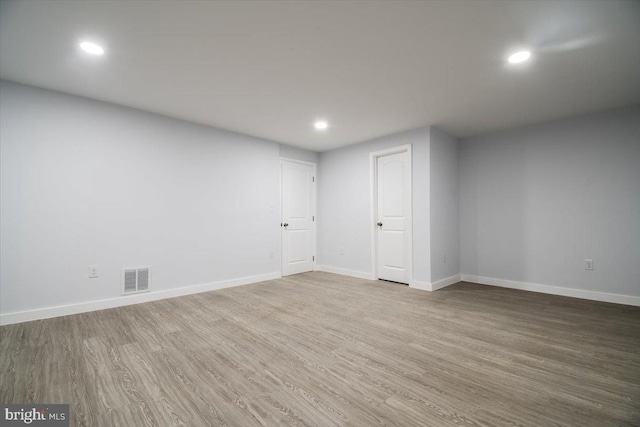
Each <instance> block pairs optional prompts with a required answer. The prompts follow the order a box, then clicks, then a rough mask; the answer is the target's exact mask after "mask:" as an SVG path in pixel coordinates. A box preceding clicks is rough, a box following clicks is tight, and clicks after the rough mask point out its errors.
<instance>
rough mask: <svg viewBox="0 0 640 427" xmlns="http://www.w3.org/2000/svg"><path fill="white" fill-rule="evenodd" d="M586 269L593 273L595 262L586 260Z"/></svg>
mask: <svg viewBox="0 0 640 427" xmlns="http://www.w3.org/2000/svg"><path fill="white" fill-rule="evenodd" d="M584 269H585V270H588V271H593V260H592V259H585V260H584Z"/></svg>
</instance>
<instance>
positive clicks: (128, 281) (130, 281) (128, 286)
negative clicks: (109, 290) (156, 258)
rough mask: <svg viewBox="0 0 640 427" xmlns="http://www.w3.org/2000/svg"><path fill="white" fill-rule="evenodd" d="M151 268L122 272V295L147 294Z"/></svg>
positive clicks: (127, 269)
mask: <svg viewBox="0 0 640 427" xmlns="http://www.w3.org/2000/svg"><path fill="white" fill-rule="evenodd" d="M150 287H151V267H134V268H125V269H123V270H122V295H125V294H126V295H128V294H135V293H140V292H149V288H150Z"/></svg>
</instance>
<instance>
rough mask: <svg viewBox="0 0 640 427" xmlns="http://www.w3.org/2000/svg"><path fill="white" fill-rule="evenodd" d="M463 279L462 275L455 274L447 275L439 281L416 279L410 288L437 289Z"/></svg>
mask: <svg viewBox="0 0 640 427" xmlns="http://www.w3.org/2000/svg"><path fill="white" fill-rule="evenodd" d="M461 280H462V275H460V274H454V275H453V276H450V277H447V278H445V279H442V280H438V281H437V282H433V283H429V282H421V281H419V280H414V281H412V282H411V283H410V284H409V287H410V288H414V289H420V290H422V291H429V292H432V291H437V290H438V289H442V288H444V287H447V286H450V285H453V284H454V283H458V282H459V281H461Z"/></svg>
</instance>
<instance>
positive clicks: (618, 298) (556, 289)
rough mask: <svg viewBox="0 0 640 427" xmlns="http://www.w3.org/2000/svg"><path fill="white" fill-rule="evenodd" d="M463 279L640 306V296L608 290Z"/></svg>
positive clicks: (469, 276)
mask: <svg viewBox="0 0 640 427" xmlns="http://www.w3.org/2000/svg"><path fill="white" fill-rule="evenodd" d="M462 280H463V281H465V282H472V283H478V284H481V285H491V286H499V287H501V288H510V289H520V290H523V291H532V292H541V293H543V294H552V295H562V296H565V297H574V298H582V299H588V300H594V301H602V302H612V303H616V304H626V305H635V306H640V297H636V296H632V295H621V294H610V293H607V292H598V291H588V290H584V289H575V288H563V287H560V286H550V285H541V284H538V283H527V282H517V281H515V280H505V279H495V278H492V277H482V276H473V275H470V274H463V275H462Z"/></svg>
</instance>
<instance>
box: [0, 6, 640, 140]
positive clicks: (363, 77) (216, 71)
mask: <svg viewBox="0 0 640 427" xmlns="http://www.w3.org/2000/svg"><path fill="white" fill-rule="evenodd" d="M81 39H90V40H92V41H95V42H97V43H100V44H102V45H103V46H104V47H105V48H106V54H105V55H104V56H103V57H90V56H89V55H87V54H84V53H83V52H81V51H79V50H78V49H77V43H78V42H79V40H81ZM521 47H527V48H531V49H532V50H533V52H534V57H533V60H532V61H531V62H530V63H529V64H527V65H525V66H518V67H513V66H511V67H509V66H507V65H506V64H505V56H506V55H507V53H509V52H513V51H514V50H517V49H519V48H521ZM0 75H1V77H2V78H4V79H7V80H12V81H16V82H21V83H26V84H31V85H35V86H40V87H44V88H48V89H54V90H59V91H62V92H68V93H72V94H76V95H82V96H86V97H90V98H95V99H99V100H104V101H109V102H113V103H116V104H121V105H126V106H130V107H135V108H140V109H143V110H148V111H152V112H156V113H160V114H165V115H168V116H172V117H177V118H181V119H185V120H190V121H193V122H197V123H202V124H206V125H211V126H215V127H219V128H223V129H228V130H233V131H237V132H242V133H246V134H249V135H254V136H258V137H262V138H267V139H271V140H274V141H278V142H283V143H287V144H291V145H294V146H298V147H302V148H307V149H312V150H316V151H325V150H328V149H331V148H334V147H338V146H343V145H347V144H351V143H355V142H360V141H364V140H367V139H371V138H374V137H377V136H381V135H385V134H389V133H393V132H397V131H401V130H405V129H410V128H415V127H419V126H422V125H428V124H429V125H436V126H439V127H441V128H442V129H444V130H445V131H448V132H450V133H451V134H453V135H455V136H458V137H464V136H469V135H475V134H479V133H485V132H489V131H493V130H497V129H502V128H507V127H513V126H518V125H522V124H528V123H535V122H540V121H544V120H549V119H554V118H560V117H566V116H570V115H574V114H579V113H585V112H590V111H596V110H602V109H607V108H612V107H618V106H624V105H630V104H634V103H638V102H640V2H638V1H623V2H618V1H612V0H608V1H602V2H600V1H553V2H552V1H532V2H526V1H446V2H445V1H431V2H419V1H411V2H404V1H388V2H385V1H342V2H337V1H316V2H289V1H255V2H254V1H224V2H216V1H199V2H195V1H177V0H176V1H155V0H151V1H103V2H99V1H60V0H58V1H6V0H2V5H1V8H0ZM317 118H324V119H327V120H328V121H329V123H330V129H329V130H328V131H326V132H323V133H320V132H317V131H315V130H314V129H313V126H312V124H313V122H314V120H315V119H317Z"/></svg>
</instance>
